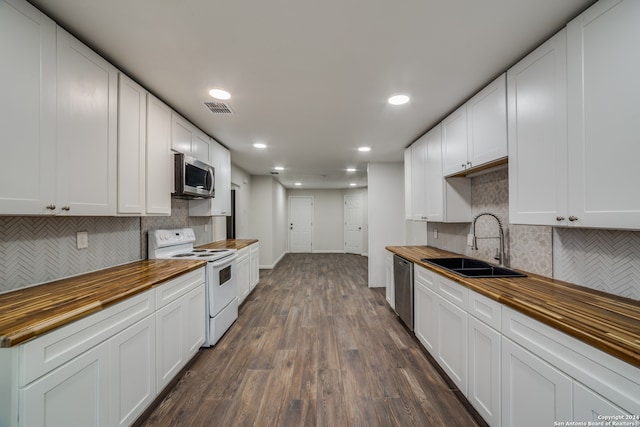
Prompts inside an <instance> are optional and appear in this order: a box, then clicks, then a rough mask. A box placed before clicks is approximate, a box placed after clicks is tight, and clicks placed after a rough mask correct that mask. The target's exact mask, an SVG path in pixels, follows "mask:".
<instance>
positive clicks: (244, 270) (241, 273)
mask: <svg viewBox="0 0 640 427" xmlns="http://www.w3.org/2000/svg"><path fill="white" fill-rule="evenodd" d="M249 255H250V254H249V248H242V249H240V250H239V251H238V260H237V263H238V264H237V270H236V271H237V276H236V278H237V280H238V282H237V283H238V304H240V303H241V302H242V301H244V299H245V298H246V297H247V295H249V292H251V261H250V259H249Z"/></svg>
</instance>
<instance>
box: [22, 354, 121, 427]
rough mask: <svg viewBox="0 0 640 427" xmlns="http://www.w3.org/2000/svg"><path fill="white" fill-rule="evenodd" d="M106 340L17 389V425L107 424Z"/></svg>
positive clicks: (107, 360)
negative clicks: (18, 400)
mask: <svg viewBox="0 0 640 427" xmlns="http://www.w3.org/2000/svg"><path fill="white" fill-rule="evenodd" d="M109 378H110V372H109V344H108V343H102V344H100V345H98V346H96V347H94V348H92V349H91V350H89V351H87V352H85V353H83V354H82V355H80V356H78V357H77V358H75V359H73V360H71V361H70V362H68V363H67V364H65V365H63V366H62V367H60V368H59V369H56V370H54V371H53V372H51V373H49V374H47V375H45V376H44V377H42V378H40V379H39V380H37V381H35V382H33V383H31V384H29V385H28V386H27V387H25V388H24V389H22V390H21V391H20V410H19V411H20V425H21V426H22V427H31V426H34V427H35V426H37V427H42V426H51V427H57V426H65V427H67V426H69V427H74V426H77V427H84V426H98V425H100V426H106V425H109V423H110V420H109Z"/></svg>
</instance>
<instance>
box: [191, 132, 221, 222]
mask: <svg viewBox="0 0 640 427" xmlns="http://www.w3.org/2000/svg"><path fill="white" fill-rule="evenodd" d="M209 144H210V148H211V156H210V159H211V165H212V166H213V167H214V174H215V192H216V193H215V194H216V195H215V197H214V198H212V199H200V200H189V215H190V216H229V215H231V153H230V152H229V150H227V149H226V148H225V147H224V146H222V145H221V144H219V143H218V142H217V141H216V140H214V139H210V140H209Z"/></svg>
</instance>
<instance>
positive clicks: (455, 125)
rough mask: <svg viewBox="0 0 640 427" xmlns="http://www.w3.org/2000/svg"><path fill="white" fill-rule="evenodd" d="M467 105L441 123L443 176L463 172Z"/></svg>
mask: <svg viewBox="0 0 640 427" xmlns="http://www.w3.org/2000/svg"><path fill="white" fill-rule="evenodd" d="M467 138H468V133H467V105H466V104H465V105H463V106H462V107H460V108H458V109H457V110H456V111H454V112H453V113H451V114H450V115H449V116H447V118H445V119H444V120H443V121H442V171H443V173H444V175H445V176H447V175H453V174H456V173H458V172H461V171H464V170H465V169H467V168H468V167H469V164H468V163H467V162H468V160H467Z"/></svg>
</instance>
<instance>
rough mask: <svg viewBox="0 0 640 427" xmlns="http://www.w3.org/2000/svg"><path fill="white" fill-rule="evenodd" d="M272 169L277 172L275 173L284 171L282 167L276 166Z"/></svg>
mask: <svg viewBox="0 0 640 427" xmlns="http://www.w3.org/2000/svg"><path fill="white" fill-rule="evenodd" d="M274 169H275V170H277V171H283V170H284V168H283V167H282V166H276V167H274Z"/></svg>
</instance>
